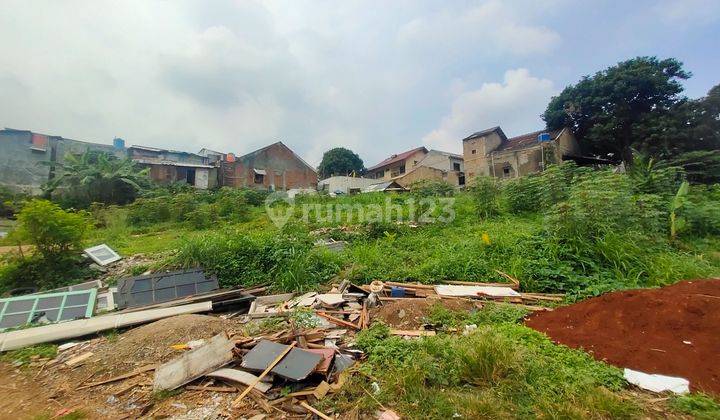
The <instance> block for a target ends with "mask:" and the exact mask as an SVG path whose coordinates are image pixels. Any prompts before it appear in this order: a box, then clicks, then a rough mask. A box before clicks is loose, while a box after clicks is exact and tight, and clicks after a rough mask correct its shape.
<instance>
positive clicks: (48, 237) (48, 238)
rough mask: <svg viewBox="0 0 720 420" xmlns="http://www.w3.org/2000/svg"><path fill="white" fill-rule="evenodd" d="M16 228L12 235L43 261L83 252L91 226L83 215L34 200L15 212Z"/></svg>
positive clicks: (45, 201) (46, 202) (48, 202)
mask: <svg viewBox="0 0 720 420" xmlns="http://www.w3.org/2000/svg"><path fill="white" fill-rule="evenodd" d="M17 218H18V222H19V227H18V229H17V230H16V231H14V232H13V233H12V234H13V235H14V236H15V237H16V239H18V240H20V241H23V242H26V241H27V242H30V243H31V244H32V245H35V249H37V251H38V252H39V253H40V255H42V257H43V258H44V259H46V260H54V259H58V258H59V257H65V256H67V255H68V254H71V253H74V252H75V251H78V250H80V249H82V241H83V238H84V237H85V233H86V232H87V231H88V229H89V227H90V223H89V221H88V218H87V216H86V215H85V213H74V212H67V211H65V210H63V209H61V208H60V206H58V205H57V204H55V203H51V202H50V201H47V200H40V199H35V200H32V201H29V202H28V203H26V204H25V206H23V208H22V210H20V213H18V217H17Z"/></svg>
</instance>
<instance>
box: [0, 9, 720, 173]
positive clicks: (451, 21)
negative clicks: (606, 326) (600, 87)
mask: <svg viewBox="0 0 720 420" xmlns="http://www.w3.org/2000/svg"><path fill="white" fill-rule="evenodd" d="M719 51H720V1H718V0H662V1H643V0H636V1H590V0H587V1H570V0H548V1H530V0H527V1H525V0H518V1H514V0H504V1H501V0H489V1H462V0H453V1H440V0H438V1H424V0H412V1H410V0H391V1H388V0H384V1H373V0H365V1H354V0H343V1H300V0H278V1H249V0H248V1H245V0H243V1H239V0H238V1H233V0H205V1H200V0H198V1H189V0H172V1H170V0H164V1H152V0H125V1H104V0H87V1H74V0H63V1H56V0H47V1H44V0H2V1H0V126H3V127H11V128H18V129H27V130H32V131H35V132H39V133H45V134H51V135H59V136H63V137H66V138H73V139H78V140H85V141H94V142H98V143H107V144H110V143H111V142H112V139H113V138H115V137H121V138H123V139H125V141H126V144H128V145H131V144H141V145H146V146H154V147H163V148H171V149H179V150H185V151H191V152H197V151H199V150H200V149H201V148H203V147H206V148H209V149H214V150H219V151H223V152H233V153H235V154H238V155H242V154H245V153H248V152H251V151H253V150H255V149H258V148H260V147H263V146H265V145H267V144H270V143H273V142H276V141H282V142H284V143H285V144H286V145H288V146H289V147H290V148H292V149H293V150H295V151H296V152H297V153H298V154H299V155H300V156H302V157H303V158H304V159H305V160H307V161H308V162H310V163H311V164H313V165H317V164H318V163H319V162H320V160H321V159H322V154H323V152H325V151H326V150H328V149H330V148H332V147H338V146H342V147H347V148H349V149H351V150H353V151H355V152H356V153H358V154H359V155H360V157H361V158H362V159H363V161H364V162H365V164H366V166H368V167H369V166H371V165H373V164H375V163H377V162H379V161H381V160H383V159H384V158H386V157H387V156H389V155H391V154H394V153H400V152H402V151H405V150H408V149H412V148H414V147H418V146H421V145H422V146H426V147H428V148H435V149H440V150H445V151H449V152H461V150H462V141H461V140H462V138H464V137H466V136H467V135H469V134H471V133H473V132H475V131H479V130H483V129H485V128H489V127H493V126H496V125H499V126H501V127H502V128H503V131H505V133H506V134H507V135H509V136H514V135H520V134H523V133H526V132H531V131H535V130H539V129H542V128H543V122H542V120H541V119H540V117H539V116H540V114H542V112H543V111H544V110H545V107H546V106H547V103H548V101H549V100H550V98H551V97H552V96H553V95H557V94H558V93H559V92H560V91H561V90H562V89H563V88H564V87H565V86H567V85H568V84H572V83H575V82H577V81H578V80H579V79H580V78H581V77H582V76H584V75H588V74H593V73H595V72H596V71H599V70H602V69H604V68H606V67H608V66H611V65H613V64H616V63H617V62H619V61H622V60H626V59H629V58H633V57H636V56H640V55H655V56H658V57H659V58H666V57H675V58H678V59H679V60H681V61H683V62H684V64H685V68H686V69H687V70H689V71H691V72H692V73H693V77H692V78H691V79H690V80H688V81H686V82H684V84H685V87H686V91H685V94H686V95H687V96H688V97H691V98H696V97H701V96H703V95H705V94H706V92H707V91H708V90H709V89H710V88H711V87H712V86H714V85H716V84H718V83H720V53H719Z"/></svg>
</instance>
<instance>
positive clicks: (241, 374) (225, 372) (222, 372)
mask: <svg viewBox="0 0 720 420" xmlns="http://www.w3.org/2000/svg"><path fill="white" fill-rule="evenodd" d="M205 376H209V377H211V378H220V379H224V380H226V381H231V382H238V383H241V384H243V385H246V386H247V385H250V384H252V383H255V381H256V379H257V376H255V375H253V374H252V373H248V372H245V371H244V370H239V369H229V368H224V369H218V370H216V371H215V372H210V373H208V374H206V375H205ZM270 388H272V384H268V383H265V382H258V383H257V384H256V385H255V389H257V390H258V391H260V392H262V393H263V394H264V393H266V392H268V391H269V390H270Z"/></svg>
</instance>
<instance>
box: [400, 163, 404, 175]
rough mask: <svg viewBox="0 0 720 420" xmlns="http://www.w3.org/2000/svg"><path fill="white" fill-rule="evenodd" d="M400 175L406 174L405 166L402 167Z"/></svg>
mask: <svg viewBox="0 0 720 420" xmlns="http://www.w3.org/2000/svg"><path fill="white" fill-rule="evenodd" d="M400 173H401V174H404V173H405V165H403V166H401V167H400Z"/></svg>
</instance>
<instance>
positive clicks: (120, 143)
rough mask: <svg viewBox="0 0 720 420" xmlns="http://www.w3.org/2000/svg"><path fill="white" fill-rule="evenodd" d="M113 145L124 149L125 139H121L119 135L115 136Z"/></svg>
mask: <svg viewBox="0 0 720 420" xmlns="http://www.w3.org/2000/svg"><path fill="white" fill-rule="evenodd" d="M113 147H114V148H116V149H124V148H125V140H123V139H121V138H120V137H115V138H114V139H113Z"/></svg>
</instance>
